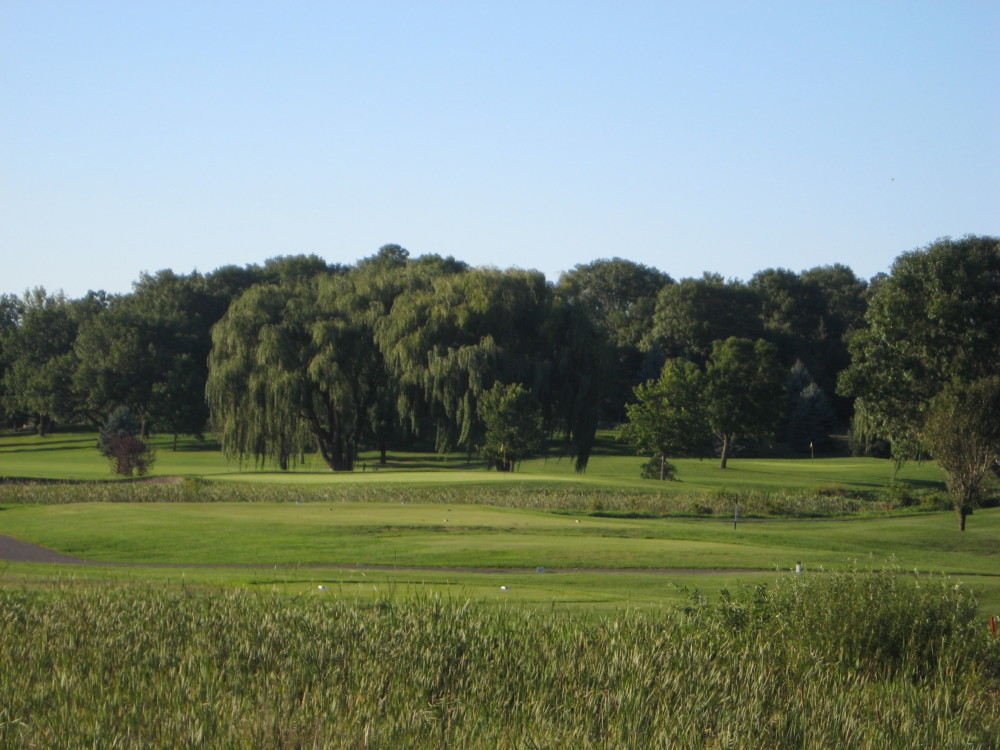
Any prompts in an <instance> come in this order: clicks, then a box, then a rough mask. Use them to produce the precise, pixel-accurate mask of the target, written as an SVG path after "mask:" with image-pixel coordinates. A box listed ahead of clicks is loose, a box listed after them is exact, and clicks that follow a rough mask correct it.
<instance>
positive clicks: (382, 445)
mask: <svg viewBox="0 0 1000 750" xmlns="http://www.w3.org/2000/svg"><path fill="white" fill-rule="evenodd" d="M388 452H389V446H388V443H387V441H386V439H385V435H379V436H378V462H379V463H380V464H382V465H383V466H385V465H386V463H387V454H388Z"/></svg>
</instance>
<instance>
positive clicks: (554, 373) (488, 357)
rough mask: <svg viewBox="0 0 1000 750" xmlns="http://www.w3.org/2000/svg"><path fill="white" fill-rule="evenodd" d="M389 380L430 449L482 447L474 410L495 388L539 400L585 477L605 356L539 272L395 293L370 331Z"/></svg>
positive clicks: (481, 272) (486, 274) (466, 275)
mask: <svg viewBox="0 0 1000 750" xmlns="http://www.w3.org/2000/svg"><path fill="white" fill-rule="evenodd" d="M375 338H376V341H377V343H378V345H379V347H380V349H381V350H382V353H383V356H384V358H385V361H386V365H387V368H388V370H389V372H390V373H391V374H392V376H393V378H394V379H395V380H396V387H397V389H398V390H397V394H398V396H397V411H398V413H399V414H400V415H403V416H404V417H405V418H406V419H408V420H409V422H410V427H411V428H412V429H413V430H414V432H418V433H419V432H420V431H422V430H427V429H430V430H432V431H433V434H434V437H435V442H436V446H437V449H438V450H439V451H448V450H451V449H453V448H461V449H465V450H467V451H469V452H470V453H471V452H472V451H474V450H475V447H476V446H477V445H479V444H481V443H482V441H483V436H484V425H483V422H482V419H481V417H480V413H479V409H478V405H479V401H480V399H481V397H482V395H483V394H484V393H485V392H486V391H487V390H488V389H489V388H491V387H492V386H493V385H494V384H496V383H505V384H513V383H519V384H521V385H523V386H524V388H526V389H528V390H530V391H531V392H532V393H533V394H536V396H537V398H538V402H539V405H540V407H541V413H542V416H543V419H544V421H545V426H546V429H547V430H548V431H550V432H553V431H560V432H562V433H563V434H564V435H566V437H567V445H568V446H569V448H570V452H571V453H572V454H573V455H574V456H575V457H576V459H577V468H578V469H580V470H582V469H583V468H584V467H585V466H586V463H587V459H588V457H589V453H590V447H591V445H592V443H593V437H594V432H595V430H596V425H597V422H596V420H597V407H598V405H599V403H600V396H601V394H600V389H601V387H602V386H603V382H604V380H603V379H604V374H603V373H604V370H602V369H601V366H603V363H605V362H606V361H607V353H608V352H609V351H610V350H609V349H608V347H607V346H606V344H605V343H604V339H603V338H602V337H601V335H600V334H599V333H598V331H597V329H596V328H595V327H594V326H593V324H592V323H590V322H589V318H588V317H587V316H586V315H585V314H584V312H583V311H582V310H579V311H577V310H576V309H575V308H573V307H572V306H571V305H568V304H567V303H564V302H561V301H559V300H558V299H557V298H556V296H555V294H554V292H553V289H552V286H551V285H549V284H547V283H546V281H545V277H544V276H543V275H542V274H540V273H538V272H536V271H521V270H516V269H512V270H507V271H500V270H497V269H492V268H479V269H473V270H463V271H462V272H460V273H453V274H447V275H439V276H437V277H435V278H433V279H432V280H431V283H429V284H425V285H419V286H414V287H412V288H410V289H409V290H407V291H406V292H404V293H402V294H401V295H400V296H399V297H398V298H397V299H396V300H395V303H394V304H393V306H392V309H391V311H390V312H389V314H388V315H386V316H384V317H382V318H381V319H380V320H379V321H378V323H377V325H376V335H375Z"/></svg>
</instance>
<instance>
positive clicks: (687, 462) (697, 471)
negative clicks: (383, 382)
mask: <svg viewBox="0 0 1000 750" xmlns="http://www.w3.org/2000/svg"><path fill="white" fill-rule="evenodd" d="M96 440H97V436H96V434H95V433H86V432H70V433H58V434H54V435H50V436H47V437H44V438H40V437H38V436H37V435H33V434H32V435H26V434H18V435H11V434H7V435H4V436H0V476H4V477H23V478H32V479H65V480H111V479H114V478H115V477H114V475H113V474H111V471H110V468H109V464H108V461H107V460H105V459H104V458H102V457H101V456H100V454H99V453H98V452H97V450H96V449H95V447H94V446H95V444H96ZM172 443H173V440H172V438H170V437H169V436H159V437H154V439H153V444H154V445H155V446H156V448H157V459H156V464H155V466H154V469H153V471H152V473H151V476H197V477H202V478H206V479H213V480H222V479H226V480H239V481H251V482H266V483H293V484H314V483H316V484H330V485H337V484H355V483H359V482H360V483H371V482H375V483H380V484H381V483H403V484H414V485H419V484H428V483H431V484H440V483H449V484H450V483H468V482H478V483H483V482H488V483H496V482H499V483H501V484H530V483H538V482H559V483H563V482H571V483H574V484H584V485H598V486H616V487H623V488H638V489H643V490H656V491H660V492H667V493H675V492H690V491H704V490H718V489H729V490H739V489H741V488H745V489H770V490H777V489H782V490H788V489H792V490H794V489H816V488H823V487H826V488H831V487H835V488H842V489H846V490H851V489H854V490H872V489H878V488H884V487H886V486H888V485H889V484H890V482H891V481H892V479H893V465H892V462H891V461H886V460H880V459H873V458H817V459H809V458H796V459H740V458H736V459H732V460H730V463H729V468H727V469H726V470H725V471H723V470H720V469H719V468H718V465H717V462H716V461H714V460H709V459H705V460H698V459H678V460H677V461H676V463H677V465H678V476H679V478H680V480H681V481H679V482H664V483H661V482H653V481H650V480H643V479H640V478H639V468H640V466H641V464H642V462H643V459H642V458H640V457H637V456H635V455H630V453H629V452H628V451H627V450H626V449H624V448H622V447H621V446H620V445H617V444H615V443H614V442H613V441H612V440H611V439H610V438H609V437H608V436H604V438H603V439H602V440H600V441H598V444H597V447H596V449H595V451H594V455H593V456H592V458H591V460H590V464H589V465H588V468H587V471H586V472H585V473H583V474H578V473H576V472H575V471H574V468H573V462H572V461H571V460H569V459H567V458H562V459H560V458H558V457H554V456H553V457H549V458H544V459H532V460H528V461H525V462H523V463H522V464H521V466H520V469H519V471H518V472H516V473H515V474H512V475H509V474H501V473H497V472H494V471H487V470H486V469H485V467H484V466H483V465H482V464H481V463H479V462H477V461H471V462H470V461H469V459H467V457H465V456H455V455H452V456H448V457H441V456H438V455H436V454H433V453H418V452H408V453H391V454H390V458H389V464H388V466H386V467H381V468H378V470H376V467H377V466H378V462H377V457H376V456H375V454H374V453H367V454H362V456H361V458H360V459H359V462H358V465H357V469H356V470H355V471H354V472H350V473H344V474H334V473H332V472H330V471H328V470H326V468H325V467H324V466H323V465H322V464H321V462H320V461H319V460H318V459H317V457H316V456H306V459H307V462H306V464H305V465H304V466H299V467H296V468H295V469H294V470H292V471H288V472H279V471H275V470H271V469H257V468H255V467H253V466H252V465H251V466H243V467H241V466H239V465H238V464H230V463H227V462H226V460H225V458H224V457H223V456H222V453H221V452H220V451H219V449H218V445H217V444H216V443H215V442H214V441H213V440H206V441H204V442H198V441H195V440H194V439H192V438H184V439H182V440H181V441H180V442H179V450H177V451H174V450H172V449H171V446H172ZM365 468H367V470H365ZM897 479H898V481H900V482H903V483H906V484H908V485H910V486H912V487H913V488H915V489H921V488H937V489H940V488H941V487H942V483H941V482H942V475H941V472H940V470H939V469H938V468H937V466H936V465H934V464H933V463H931V462H926V463H922V464H920V463H910V464H906V465H905V466H904V467H903V468H902V470H901V471H900V473H899V475H898V477H897Z"/></svg>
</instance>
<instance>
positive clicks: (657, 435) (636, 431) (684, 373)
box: [618, 359, 708, 480]
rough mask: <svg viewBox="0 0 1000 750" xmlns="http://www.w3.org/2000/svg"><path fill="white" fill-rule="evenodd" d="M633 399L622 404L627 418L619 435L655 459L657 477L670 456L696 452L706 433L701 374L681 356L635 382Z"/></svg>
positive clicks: (664, 472)
mask: <svg viewBox="0 0 1000 750" xmlns="http://www.w3.org/2000/svg"><path fill="white" fill-rule="evenodd" d="M635 399H636V400H635V402H634V403H631V404H629V405H628V406H627V407H626V411H627V413H628V421H627V422H626V423H625V424H623V425H622V426H621V427H620V428H619V431H618V434H619V437H621V438H622V439H623V440H625V441H626V442H627V443H629V444H630V445H633V446H635V447H636V448H637V449H639V450H640V451H643V452H646V453H647V454H651V455H652V456H653V459H654V460H655V461H657V462H658V463H659V477H660V479H661V480H663V479H667V478H669V476H670V475H671V471H670V464H669V461H668V459H669V458H670V457H672V456H700V455H704V452H705V450H706V443H707V440H706V438H707V436H708V422H707V412H706V408H705V377H704V374H703V373H702V372H701V370H699V369H698V367H697V366H696V365H695V364H694V363H692V362H688V361H685V360H682V359H669V360H667V361H666V363H665V364H664V365H663V370H662V371H661V373H660V377H659V378H658V379H656V380H650V381H648V382H646V383H643V384H641V385H638V386H636V389H635Z"/></svg>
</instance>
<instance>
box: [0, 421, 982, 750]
mask: <svg viewBox="0 0 1000 750" xmlns="http://www.w3.org/2000/svg"><path fill="white" fill-rule="evenodd" d="M170 443H171V441H170V440H162V441H159V457H158V461H157V464H156V475H157V476H160V477H173V478H181V477H184V479H179V480H178V481H176V482H173V483H146V482H141V483H140V482H127V481H107V480H108V479H109V477H110V475H109V471H108V466H107V464H106V462H105V461H104V460H103V459H101V458H100V457H99V456H98V454H97V452H96V450H94V435H93V434H89V433H68V434H62V435H54V436H51V437H47V438H37V437H35V436H4V437H0V477H6V478H7V481H3V482H0V533H3V534H8V535H12V536H15V537H18V538H20V539H24V540H28V541H32V542H35V543H37V544H42V545H45V546H47V547H51V548H53V549H56V550H58V551H60V552H62V553H65V554H70V555H73V556H76V557H79V558H82V559H85V560H90V561H93V562H91V563H88V564H72V565H63V564H43V563H0V613H2V614H3V616H2V617H0V642H3V643H4V645H5V648H4V649H2V650H0V746H3V747H32V746H38V747H54V748H75V747H84V746H107V747H121V748H139V747H150V746H190V747H193V746H226V747H229V746H232V747H274V748H291V747H316V748H319V747H344V748H359V747H428V748H430V747H447V746H452V747H490V748H520V747H527V746H533V747H580V748H589V747H593V748H598V747H691V748H696V747H697V748H701V747H712V748H736V747H739V748H784V747H788V748H796V747H866V748H884V747H889V748H894V747H898V748H909V747H993V746H996V744H997V743H998V742H1000V701H998V700H997V696H998V694H1000V650H998V649H1000V640H998V639H996V638H991V637H990V636H989V635H988V633H987V629H986V616H987V615H988V614H998V615H1000V508H995V507H994V508H986V509H981V510H979V511H977V512H976V513H975V515H973V516H972V517H971V518H970V521H969V525H968V530H967V531H965V532H964V533H963V532H959V531H958V525H957V522H956V519H955V517H954V514H953V513H952V512H950V511H947V510H941V509H940V506H941V505H942V484H941V481H940V479H941V476H940V472H939V470H938V469H937V467H936V466H934V465H933V464H929V463H928V464H922V465H918V464H911V465H908V466H906V467H904V468H903V470H902V471H901V472H899V474H897V475H894V474H893V471H892V465H891V464H890V463H889V462H885V461H877V460H874V459H849V458H819V459H815V460H813V459H767V460H765V459H742V460H741V459H736V460H734V461H732V462H731V468H730V469H727V470H726V471H725V472H722V471H720V470H719V469H717V468H716V466H715V464H714V462H709V461H681V462H678V463H679V465H680V472H679V473H680V478H681V479H682V481H681V482H678V483H658V482H649V481H643V480H640V479H638V478H637V474H638V468H639V464H640V463H641V459H638V458H636V457H635V456H631V455H628V453H627V452H626V451H623V450H622V449H621V448H620V447H617V446H615V445H614V444H613V443H611V442H609V441H605V442H603V443H602V444H601V445H600V446H599V450H598V451H597V453H596V455H595V456H594V459H593V460H592V461H591V464H590V467H589V469H588V471H587V473H586V474H584V475H577V474H576V473H575V472H573V470H572V465H571V463H570V462H569V461H560V460H557V459H553V458H550V459H548V460H536V461H529V462H525V464H524V465H523V466H522V471H520V472H518V473H517V474H515V475H503V474H497V473H495V472H486V471H485V470H484V469H483V467H481V466H479V465H476V464H474V463H469V462H467V461H466V460H465V459H464V457H463V458H454V457H452V458H447V459H441V458H439V457H437V456H434V455H431V454H397V455H393V456H392V458H391V460H390V463H389V466H387V467H384V468H380V469H379V470H378V471H375V470H374V468H375V460H374V457H373V456H365V457H363V458H362V461H361V462H360V464H359V469H360V470H359V471H356V472H354V473H351V474H345V475H333V474H331V473H329V472H327V471H324V470H321V469H320V468H319V467H315V466H306V467H302V468H300V469H299V470H296V471H294V472H287V473H277V472H269V471H254V470H248V469H247V468H246V467H244V468H242V469H241V468H240V467H232V466H229V465H227V464H226V462H225V461H224V460H223V459H222V456H221V455H220V453H219V452H218V450H217V447H216V446H214V445H213V444H212V443H210V442H205V443H197V442H195V441H183V442H182V443H181V448H182V449H181V450H179V451H176V452H175V451H173V450H171V446H170ZM366 464H367V465H366ZM15 477H20V478H22V479H24V478H29V479H31V478H33V479H36V480H57V481H55V482H51V481H48V482H24V481H11V479H10V478H15ZM736 502H739V507H740V510H741V514H742V516H741V518H740V520H739V522H738V523H736V524H735V525H734V519H733V511H734V510H735V503H736ZM798 562H801V563H802V564H803V565H804V568H805V569H804V572H803V573H801V574H796V573H792V572H791V571H792V570H793V569H794V566H795V565H796V563H798ZM882 568H885V569H884V570H879V569H882ZM940 573H945V574H948V575H946V576H941V575H938V574H940Z"/></svg>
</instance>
